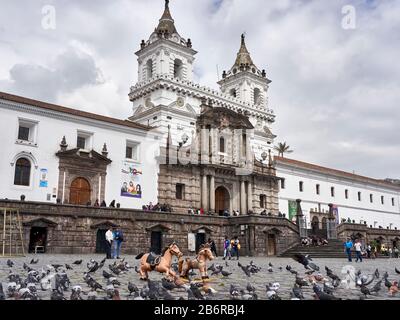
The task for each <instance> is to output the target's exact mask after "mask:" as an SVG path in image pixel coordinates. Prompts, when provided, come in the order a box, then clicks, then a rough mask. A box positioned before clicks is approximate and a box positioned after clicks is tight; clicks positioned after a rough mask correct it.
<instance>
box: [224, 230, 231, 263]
mask: <svg viewBox="0 0 400 320" xmlns="http://www.w3.org/2000/svg"><path fill="white" fill-rule="evenodd" d="M228 256H229V260H231V241H230V240H229V238H228V237H227V236H225V240H224V258H223V260H225V259H226V257H228Z"/></svg>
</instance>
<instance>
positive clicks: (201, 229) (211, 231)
mask: <svg viewBox="0 0 400 320" xmlns="http://www.w3.org/2000/svg"><path fill="white" fill-rule="evenodd" d="M200 231H204V233H213V232H214V230H213V229H211V228H209V227H207V226H200V227H197V228H194V229H192V232H193V233H201V232H200Z"/></svg>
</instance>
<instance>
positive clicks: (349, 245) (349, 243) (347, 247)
mask: <svg viewBox="0 0 400 320" xmlns="http://www.w3.org/2000/svg"><path fill="white" fill-rule="evenodd" d="M344 248H345V249H344V251H345V252H346V254H347V258H348V260H349V262H352V259H351V248H353V242H352V241H351V239H350V238H347V241H346V242H345V244H344Z"/></svg>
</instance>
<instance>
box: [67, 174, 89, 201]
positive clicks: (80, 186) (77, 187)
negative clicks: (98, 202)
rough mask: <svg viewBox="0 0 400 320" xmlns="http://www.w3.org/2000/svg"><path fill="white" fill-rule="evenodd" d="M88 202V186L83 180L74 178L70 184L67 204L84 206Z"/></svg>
mask: <svg viewBox="0 0 400 320" xmlns="http://www.w3.org/2000/svg"><path fill="white" fill-rule="evenodd" d="M89 201H90V184H89V182H88V181H87V180H86V179H84V178H76V179H75V180H74V181H72V183H71V188H70V196H69V202H70V203H71V204H77V205H86V204H87V203H88V202H89Z"/></svg>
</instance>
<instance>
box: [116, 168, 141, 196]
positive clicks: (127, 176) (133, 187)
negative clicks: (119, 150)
mask: <svg viewBox="0 0 400 320" xmlns="http://www.w3.org/2000/svg"><path fill="white" fill-rule="evenodd" d="M121 173H122V182H121V196H122V197H128V198H139V199H141V198H142V184H141V178H142V171H141V170H140V169H139V168H138V167H137V166H136V165H135V164H133V163H130V162H123V165H122V170H121Z"/></svg>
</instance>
